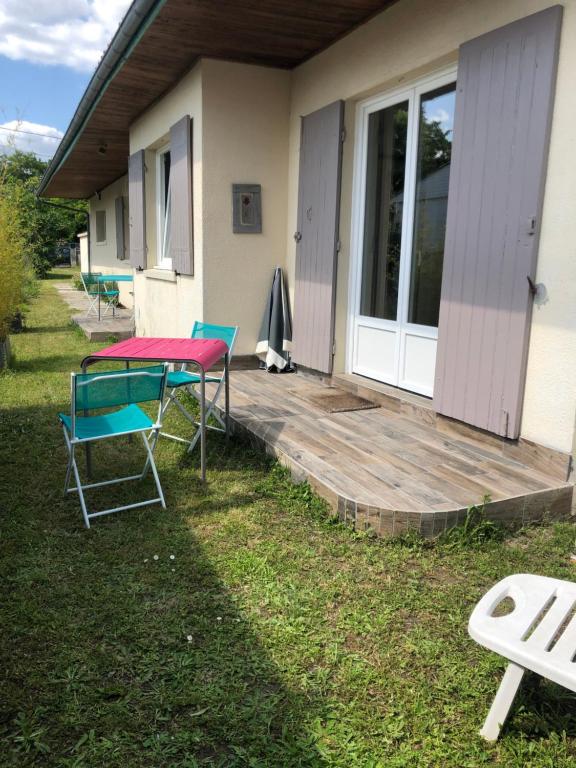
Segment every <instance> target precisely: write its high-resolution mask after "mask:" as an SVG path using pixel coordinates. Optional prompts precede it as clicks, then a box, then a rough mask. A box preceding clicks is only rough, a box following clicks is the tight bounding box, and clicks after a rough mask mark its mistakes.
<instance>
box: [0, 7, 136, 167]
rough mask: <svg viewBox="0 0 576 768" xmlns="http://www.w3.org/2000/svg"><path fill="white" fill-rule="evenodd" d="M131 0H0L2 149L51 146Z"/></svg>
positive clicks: (50, 149)
mask: <svg viewBox="0 0 576 768" xmlns="http://www.w3.org/2000/svg"><path fill="white" fill-rule="evenodd" d="M129 4H130V2H129V0H0V153H2V152H6V151H10V147H17V148H19V149H23V150H26V151H32V152H36V153H37V154H38V155H39V156H40V157H42V159H43V160H47V159H48V158H49V157H50V156H51V155H52V154H53V153H54V151H55V150H56V147H57V146H58V141H59V138H60V137H61V136H62V135H63V133H64V131H65V130H66V128H67V126H68V123H69V122H70V119H71V117H72V115H73V114H74V110H75V109H76V106H77V104H78V102H79V100H80V98H81V97H82V94H83V93H84V90H85V88H86V86H87V84H88V81H89V80H90V77H91V75H92V73H93V71H94V69H95V67H96V65H97V63H98V61H99V59H100V56H101V55H102V53H103V51H104V50H105V48H106V46H107V44H108V43H109V41H110V40H111V38H112V36H113V34H114V32H115V31H116V29H117V27H118V24H119V22H120V21H121V19H122V17H123V15H124V13H125V12H126V9H127V7H128V5H129Z"/></svg>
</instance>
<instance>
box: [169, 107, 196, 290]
mask: <svg viewBox="0 0 576 768" xmlns="http://www.w3.org/2000/svg"><path fill="white" fill-rule="evenodd" d="M191 128H192V122H191V120H190V117H189V116H188V115H186V116H185V117H183V118H182V119H181V120H179V121H178V122H177V123H176V124H175V125H173V126H172V127H171V128H170V188H171V193H170V211H171V212H170V221H171V234H170V255H171V257H172V266H173V268H174V270H175V271H176V272H179V273H180V274H182V275H193V274H194V249H193V230H192V130H191Z"/></svg>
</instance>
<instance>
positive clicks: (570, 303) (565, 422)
mask: <svg viewBox="0 0 576 768" xmlns="http://www.w3.org/2000/svg"><path fill="white" fill-rule="evenodd" d="M550 5H551V3H550V0H506V2H502V1H501V0H437V1H436V2H434V3H430V2H428V0H400V2H398V3H396V4H395V5H393V6H392V7H391V8H389V9H388V10H386V11H385V12H383V13H382V14H380V15H379V16H377V17H375V18H374V19H372V20H371V21H370V22H369V23H367V24H365V25H364V26H361V27H359V28H358V29H357V30H356V31H354V32H353V33H352V34H350V35H348V36H346V37H345V38H343V39H342V40H341V41H339V42H338V43H336V44H335V45H333V46H332V47H330V48H328V49H327V50H326V51H324V52H323V53H321V54H320V55H318V56H316V57H314V58H313V59H311V60H310V61H308V62H306V63H305V64H303V65H302V66H300V67H298V68H297V69H296V70H294V72H293V77H292V99H291V117H290V159H289V189H288V217H287V229H286V243H287V264H288V275H289V282H290V284H291V288H293V282H294V280H293V276H294V260H295V246H294V242H293V239H292V234H293V232H294V231H295V229H296V211H297V200H298V160H299V142H300V116H301V115H306V114H308V113H310V112H312V111H314V110H316V109H319V108H320V107H322V106H325V105H326V104H329V103H331V102H332V101H335V100H336V99H344V100H345V101H346V117H345V119H346V127H347V140H346V142H345V144H344V157H343V179H342V198H341V228H340V236H341V242H342V250H341V252H340V255H339V268H338V288H337V311H336V359H335V364H336V370H341V371H342V370H344V369H345V359H346V357H345V353H346V341H347V339H346V327H347V312H348V273H349V268H350V264H349V262H350V220H351V216H350V211H351V204H352V178H353V153H354V122H355V107H356V102H357V101H358V100H360V99H362V98H364V97H366V96H367V95H369V94H371V93H379V92H385V91H386V90H389V89H391V88H394V87H397V86H398V85H400V84H402V83H404V82H408V81H410V80H412V79H415V78H416V77H418V76H421V75H423V74H425V73H428V72H432V71H433V70H434V69H437V68H439V67H441V66H444V65H446V64H448V63H450V62H455V61H456V60H457V52H458V47H459V45H460V44H461V43H463V42H465V41H467V40H470V39H472V38H474V37H477V36H478V35H480V34H482V33H484V32H487V31H489V30H492V29H495V28H497V27H500V26H503V25H504V24H507V23H509V22H511V21H514V20H515V19H518V18H520V17H522V16H526V15H528V14H530V13H534V12H536V11H539V10H542V9H543V8H546V7H548V6H550ZM564 5H565V14H564V22H563V31H562V42H561V51H560V62H559V72H558V84H557V97H556V107H555V111H554V120H553V128H552V142H551V150H550V158H549V165H548V176H547V183H546V196H545V205H544V216H543V222H542V232H541V239H540V251H539V260H538V271H537V280H538V281H539V282H542V283H544V284H545V285H546V289H547V293H548V297H549V300H548V301H547V303H545V304H543V305H541V306H539V307H535V310H534V315H533V322H532V332H531V341H530V352H529V360H528V380H527V386H526V396H525V405H524V412H523V420H522V435H523V436H524V437H526V438H528V439H531V440H534V441H536V442H538V443H541V444H543V445H547V446H550V447H553V448H556V449H559V450H565V451H569V450H571V447H572V437H573V430H574V420H575V413H576V310H575V307H576V258H575V255H576V254H575V250H576V215H574V211H576V176H575V174H574V170H573V168H572V165H573V164H572V163H571V162H570V158H573V157H574V149H575V144H576V134H575V132H574V125H576V89H575V88H574V78H573V73H574V71H576V45H575V41H576V1H575V0H566V1H565V3H564Z"/></svg>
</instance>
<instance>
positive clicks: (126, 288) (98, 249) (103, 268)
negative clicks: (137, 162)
mask: <svg viewBox="0 0 576 768" xmlns="http://www.w3.org/2000/svg"><path fill="white" fill-rule="evenodd" d="M117 197H124V199H125V205H126V206H127V205H128V177H127V176H123V177H122V178H121V179H118V181H115V182H114V184H110V186H109V187H106V189H104V190H102V191H101V193H100V197H98V195H94V196H93V197H91V198H90V201H89V212H90V269H91V271H92V272H102V273H103V274H107V275H112V274H121V273H123V272H126V273H131V272H132V267H131V266H130V261H129V260H128V248H129V244H130V243H129V232H128V227H127V216H125V220H124V222H125V223H124V243H125V246H126V258H125V259H122V260H121V259H118V258H117V253H116V208H115V200H116V198H117ZM96 211H106V241H105V242H103V243H97V242H96ZM87 250H88V248H87V247H86V251H87ZM118 288H119V290H120V296H119V301H120V303H121V304H123V305H124V306H125V307H129V308H132V307H133V306H134V295H133V286H132V284H131V283H118Z"/></svg>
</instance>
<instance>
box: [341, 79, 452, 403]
mask: <svg viewBox="0 0 576 768" xmlns="http://www.w3.org/2000/svg"><path fill="white" fill-rule="evenodd" d="M454 103H455V73H454V72H450V73H449V74H446V75H443V76H442V77H437V78H434V79H428V80H426V81H423V82H421V83H419V84H416V85H415V86H413V87H412V88H409V89H406V90H404V91H397V92H395V93H394V94H391V95H389V96H383V97H378V98H376V99H371V100H370V101H367V102H365V103H364V104H362V105H361V106H360V108H359V121H358V145H357V155H356V157H357V160H356V162H357V167H356V174H357V175H356V182H355V198H356V199H355V222H354V230H355V235H354V241H353V254H352V256H353V263H354V265H355V275H354V277H355V279H354V294H355V295H354V296H353V313H352V314H353V317H352V327H353V340H352V355H351V357H352V361H351V368H352V370H353V371H354V372H356V373H359V374H362V375H364V376H368V377H370V378H374V379H378V380H380V381H383V382H386V383H389V384H393V385H394V386H399V387H402V388H404V389H409V390H412V391H414V392H419V393H421V394H425V395H428V396H431V395H432V389H433V382H434V367H435V361H436V342H437V338H438V314H439V308H440V290H441V283H442V261H443V255H444V236H445V229H446V211H447V204H448V183H449V179H450V160H451V149H452V129H453V119H454Z"/></svg>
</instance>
